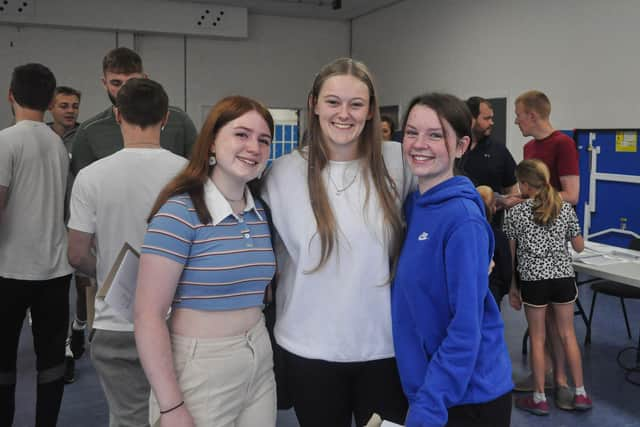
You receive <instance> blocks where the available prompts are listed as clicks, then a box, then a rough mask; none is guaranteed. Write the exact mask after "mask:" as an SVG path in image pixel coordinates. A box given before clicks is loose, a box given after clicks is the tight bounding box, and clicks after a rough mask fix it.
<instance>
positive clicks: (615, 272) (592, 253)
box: [573, 241, 640, 288]
mask: <svg viewBox="0 0 640 427" xmlns="http://www.w3.org/2000/svg"><path fill="white" fill-rule="evenodd" d="M584 245H585V250H584V251H583V252H582V253H579V254H574V255H573V268H574V270H575V271H577V272H578V273H584V274H588V275H590V276H593V277H597V278H599V279H606V280H611V281H614V282H618V283H624V284H625V285H630V286H635V287H638V288H640V251H634V250H631V249H623V248H619V247H617V246H611V245H605V244H603V243H596V242H589V241H587V242H584Z"/></svg>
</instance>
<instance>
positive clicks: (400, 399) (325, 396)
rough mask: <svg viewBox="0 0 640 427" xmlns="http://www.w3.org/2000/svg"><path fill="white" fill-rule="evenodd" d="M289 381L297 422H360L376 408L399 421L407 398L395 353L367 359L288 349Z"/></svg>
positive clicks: (334, 426) (344, 426)
mask: <svg viewBox="0 0 640 427" xmlns="http://www.w3.org/2000/svg"><path fill="white" fill-rule="evenodd" d="M283 353H284V363H285V372H286V377H287V386H288V388H289V392H290V394H291V398H292V401H293V402H292V403H293V407H294V409H295V412H296V417H297V418H298V422H299V423H300V426H301V427H316V426H317V427H326V426H331V427H351V420H352V417H354V418H355V421H356V425H357V426H363V425H365V424H366V423H367V421H369V418H371V415H372V414H373V413H374V412H375V413H378V414H379V415H381V416H382V418H384V419H386V420H389V421H393V422H395V423H398V424H403V423H404V419H405V417H406V415H407V400H406V398H405V396H404V393H403V391H402V387H401V385H400V377H399V376H398V368H397V366H396V361H395V359H394V358H391V359H381V360H374V361H368V362H353V363H340V362H327V361H324V360H317V359H306V358H304V357H300V356H297V355H295V354H293V353H290V352H288V351H286V350H284V351H283Z"/></svg>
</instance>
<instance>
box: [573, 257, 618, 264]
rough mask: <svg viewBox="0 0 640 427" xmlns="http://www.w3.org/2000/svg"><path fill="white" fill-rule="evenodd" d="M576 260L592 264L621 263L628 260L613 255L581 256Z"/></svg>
mask: <svg viewBox="0 0 640 427" xmlns="http://www.w3.org/2000/svg"><path fill="white" fill-rule="evenodd" d="M576 261H579V262H581V263H583V264H590V265H609V264H619V263H621V262H626V261H627V260H624V259H622V258H618V257H614V256H611V255H594V256H590V257H584V258H579V259H577V260H576Z"/></svg>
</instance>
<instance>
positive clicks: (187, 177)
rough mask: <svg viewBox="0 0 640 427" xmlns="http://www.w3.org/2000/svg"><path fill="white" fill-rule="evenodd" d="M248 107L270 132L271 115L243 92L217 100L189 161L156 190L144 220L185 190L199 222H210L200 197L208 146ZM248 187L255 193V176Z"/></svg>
mask: <svg viewBox="0 0 640 427" xmlns="http://www.w3.org/2000/svg"><path fill="white" fill-rule="evenodd" d="M250 111H256V112H257V113H258V114H260V115H261V116H262V118H263V119H264V120H265V122H267V125H268V126H269V131H270V132H271V135H272V136H273V128H274V124H273V117H271V113H269V110H267V108H266V107H265V106H264V105H262V104H261V103H260V102H258V101H256V100H254V99H251V98H247V97H244V96H229V97H226V98H224V99H222V100H220V101H219V102H218V103H217V104H216V105H214V106H213V107H212V108H211V111H209V115H208V116H207V119H206V120H205V122H204V124H203V125H202V130H200V133H199V134H198V139H196V143H195V144H194V146H193V148H192V151H191V157H190V158H189V163H187V166H185V168H184V169H183V170H182V171H181V172H180V173H179V174H178V175H177V176H176V177H175V178H173V179H172V180H171V181H170V182H169V183H168V184H167V185H166V186H165V187H164V189H163V190H162V191H161V192H160V195H158V199H157V200H156V203H155V204H154V205H153V208H152V209H151V214H150V215H149V218H148V219H147V221H148V222H151V219H152V218H153V216H154V215H155V214H156V213H157V212H158V210H159V209H160V208H161V207H162V205H164V204H165V203H166V202H167V200H168V199H169V198H170V197H173V196H175V195H178V194H182V193H188V194H189V196H190V197H191V200H192V201H193V206H194V208H195V209H196V213H197V214H198V219H199V220H200V221H201V222H202V223H203V224H208V223H210V222H211V214H210V213H209V209H207V205H206V203H205V201H204V184H205V183H206V182H207V179H209V176H210V175H211V171H212V168H213V166H209V156H210V155H211V146H212V145H213V144H214V142H215V140H216V137H217V136H218V132H219V131H220V129H221V128H222V127H223V126H225V125H226V124H227V123H229V122H231V121H233V120H235V119H237V118H238V117H240V116H242V115H243V114H246V113H248V112H250ZM249 187H250V188H251V190H252V193H253V194H258V193H257V188H256V187H257V180H253V181H251V182H249Z"/></svg>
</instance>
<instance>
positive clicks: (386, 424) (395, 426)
mask: <svg viewBox="0 0 640 427" xmlns="http://www.w3.org/2000/svg"><path fill="white" fill-rule="evenodd" d="M380 427H402V426H401V425H400V424H396V423H392V422H391V421H386V420H385V421H382V424H381V425H380Z"/></svg>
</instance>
